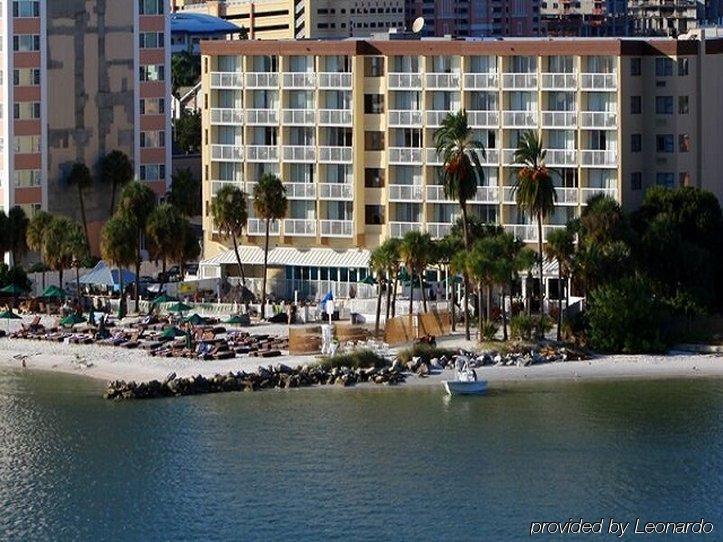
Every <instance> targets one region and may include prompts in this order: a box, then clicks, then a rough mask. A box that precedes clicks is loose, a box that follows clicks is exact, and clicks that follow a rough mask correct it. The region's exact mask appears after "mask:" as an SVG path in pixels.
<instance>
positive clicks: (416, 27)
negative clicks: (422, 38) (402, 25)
mask: <svg viewBox="0 0 723 542" xmlns="http://www.w3.org/2000/svg"><path fill="white" fill-rule="evenodd" d="M423 28H424V17H417V18H416V19H414V22H413V23H412V32H414V33H415V34H419V33H420V32H421V31H422V29H423Z"/></svg>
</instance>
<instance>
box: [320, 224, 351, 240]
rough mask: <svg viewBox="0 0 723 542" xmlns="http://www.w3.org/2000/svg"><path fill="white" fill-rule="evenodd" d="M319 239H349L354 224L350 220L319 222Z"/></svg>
mask: <svg viewBox="0 0 723 542" xmlns="http://www.w3.org/2000/svg"><path fill="white" fill-rule="evenodd" d="M319 224H320V226H321V232H320V235H321V237H351V236H352V232H353V229H354V223H353V222H352V221H351V220H320V221H319Z"/></svg>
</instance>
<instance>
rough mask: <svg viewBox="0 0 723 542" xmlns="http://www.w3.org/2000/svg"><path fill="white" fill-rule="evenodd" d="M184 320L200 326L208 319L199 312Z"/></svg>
mask: <svg viewBox="0 0 723 542" xmlns="http://www.w3.org/2000/svg"><path fill="white" fill-rule="evenodd" d="M184 322H188V323H189V324H193V325H194V326H200V325H203V324H205V323H206V319H205V318H203V317H201V316H199V315H198V314H193V315H191V316H189V317H188V318H186V319H185V320H184Z"/></svg>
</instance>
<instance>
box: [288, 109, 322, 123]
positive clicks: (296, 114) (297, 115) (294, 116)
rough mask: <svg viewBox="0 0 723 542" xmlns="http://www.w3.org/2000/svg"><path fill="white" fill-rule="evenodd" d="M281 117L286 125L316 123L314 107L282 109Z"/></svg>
mask: <svg viewBox="0 0 723 542" xmlns="http://www.w3.org/2000/svg"><path fill="white" fill-rule="evenodd" d="M281 119H282V121H283V123H284V124H285V125H287V126H314V124H316V110H315V109H284V110H282V111H281Z"/></svg>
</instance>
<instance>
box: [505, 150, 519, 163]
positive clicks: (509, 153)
mask: <svg viewBox="0 0 723 542" xmlns="http://www.w3.org/2000/svg"><path fill="white" fill-rule="evenodd" d="M516 150H517V149H502V165H504V166H516V165H519V164H517V163H516V162H515V151H516Z"/></svg>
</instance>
